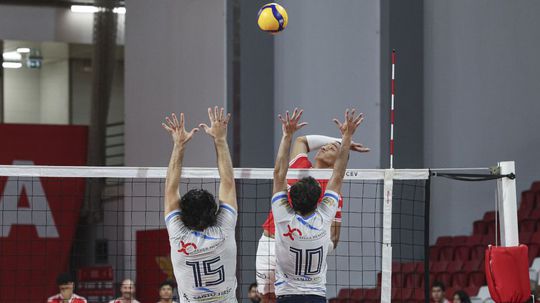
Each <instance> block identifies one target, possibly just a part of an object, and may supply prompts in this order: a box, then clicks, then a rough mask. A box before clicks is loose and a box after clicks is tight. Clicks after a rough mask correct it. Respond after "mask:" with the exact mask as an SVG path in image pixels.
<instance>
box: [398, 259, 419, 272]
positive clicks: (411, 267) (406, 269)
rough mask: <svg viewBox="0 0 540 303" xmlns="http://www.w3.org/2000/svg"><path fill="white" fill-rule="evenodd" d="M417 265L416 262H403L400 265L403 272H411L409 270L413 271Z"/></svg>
mask: <svg viewBox="0 0 540 303" xmlns="http://www.w3.org/2000/svg"><path fill="white" fill-rule="evenodd" d="M417 267H418V263H417V262H407V263H403V264H402V265H401V272H403V273H411V272H415V271H416V268H417Z"/></svg>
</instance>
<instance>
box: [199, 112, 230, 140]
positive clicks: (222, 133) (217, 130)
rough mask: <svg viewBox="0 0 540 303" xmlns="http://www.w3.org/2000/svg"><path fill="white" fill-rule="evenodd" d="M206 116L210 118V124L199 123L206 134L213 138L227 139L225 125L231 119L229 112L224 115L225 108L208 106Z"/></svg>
mask: <svg viewBox="0 0 540 303" xmlns="http://www.w3.org/2000/svg"><path fill="white" fill-rule="evenodd" d="M208 118H209V119H210V126H208V125H206V124H204V123H201V124H199V127H200V128H202V129H203V130H204V131H205V132H206V133H207V134H208V135H210V136H211V137H212V138H214V139H227V125H228V123H229V120H230V119H231V114H227V115H225V109H224V108H223V107H222V108H218V107H217V106H216V107H214V108H213V109H212V108H211V107H209V108H208Z"/></svg>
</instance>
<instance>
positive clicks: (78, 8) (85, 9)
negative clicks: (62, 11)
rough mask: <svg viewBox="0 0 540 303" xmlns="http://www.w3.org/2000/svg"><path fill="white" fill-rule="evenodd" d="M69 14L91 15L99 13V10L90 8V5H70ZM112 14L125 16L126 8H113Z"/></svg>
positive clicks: (95, 7)
mask: <svg viewBox="0 0 540 303" xmlns="http://www.w3.org/2000/svg"><path fill="white" fill-rule="evenodd" d="M71 12H72V13H87V14H93V13H97V12H99V8H98V7H97V6H91V5H72V6H71ZM113 13H116V14H125V13H126V8H125V7H115V8H113Z"/></svg>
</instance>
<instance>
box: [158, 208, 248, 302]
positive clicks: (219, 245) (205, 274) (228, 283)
mask: <svg viewBox="0 0 540 303" xmlns="http://www.w3.org/2000/svg"><path fill="white" fill-rule="evenodd" d="M219 208H220V209H219V213H218V216H217V223H216V225H214V226H211V227H209V228H207V229H205V230H203V231H194V230H191V229H189V228H187V227H186V226H185V225H184V223H183V222H182V220H181V218H180V215H181V212H180V210H176V211H173V212H171V213H169V214H168V215H167V217H166V218H165V222H166V224H167V231H168V232H169V242H170V245H171V261H172V265H173V270H174V275H175V277H176V281H178V282H179V283H178V294H179V297H180V298H179V299H180V302H181V303H187V302H227V303H229V302H230V303H232V302H237V300H236V240H235V234H234V232H235V227H236V220H237V216H238V214H237V212H236V210H235V209H234V208H232V207H231V206H230V205H228V204H224V203H221V204H220V206H219Z"/></svg>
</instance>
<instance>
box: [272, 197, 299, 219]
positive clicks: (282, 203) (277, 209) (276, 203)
mask: <svg viewBox="0 0 540 303" xmlns="http://www.w3.org/2000/svg"><path fill="white" fill-rule="evenodd" d="M272 213H273V214H274V222H280V221H281V220H283V219H284V218H287V217H288V216H289V215H291V214H294V211H293V209H292V208H291V206H290V205H289V199H288V195H287V192H286V191H280V192H277V193H276V194H275V195H274V196H273V197H272Z"/></svg>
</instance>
